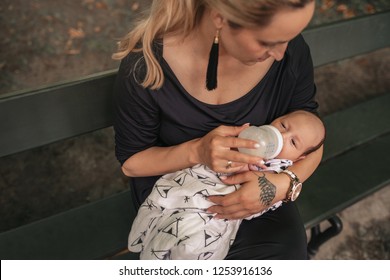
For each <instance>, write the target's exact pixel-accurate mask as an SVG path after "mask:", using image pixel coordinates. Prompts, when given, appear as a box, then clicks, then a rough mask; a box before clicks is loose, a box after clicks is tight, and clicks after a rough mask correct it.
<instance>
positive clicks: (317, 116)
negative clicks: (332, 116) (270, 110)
mask: <svg viewBox="0 0 390 280" xmlns="http://www.w3.org/2000/svg"><path fill="white" fill-rule="evenodd" d="M298 112H305V113H308V114H310V115H311V116H313V117H315V118H316V119H318V120H319V121H320V123H321V124H322V126H323V128H324V137H322V139H321V141H320V142H319V143H318V144H317V145H315V146H313V147H310V148H308V149H307V150H306V151H305V152H303V154H302V155H301V156H307V155H309V154H311V153H313V152H315V151H317V150H318V149H319V148H320V147H321V146H322V145H323V144H324V142H325V138H326V129H325V124H324V122H323V121H322V119H321V118H320V116H319V115H318V113H317V112H310V111H303V110H299V111H294V112H292V113H298Z"/></svg>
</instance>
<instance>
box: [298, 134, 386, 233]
mask: <svg viewBox="0 0 390 280" xmlns="http://www.w3.org/2000/svg"><path fill="white" fill-rule="evenodd" d="M389 155H390V134H387V135H385V136H382V137H379V138H377V139H375V140H373V141H371V142H370V143H367V144H364V145H361V146H359V147H358V148H356V149H353V150H351V151H350V152H348V153H345V154H343V155H340V156H338V157H337V158H336V159H335V160H332V161H327V162H324V163H323V164H321V165H320V167H319V168H318V169H317V170H316V172H315V173H314V174H313V176H311V177H310V178H309V179H308V180H307V181H306V182H305V183H304V189H303V191H302V194H301V196H300V197H299V199H298V207H299V210H300V212H301V215H302V218H303V220H304V223H305V226H306V228H310V227H312V226H315V225H316V224H318V223H320V222H321V221H323V220H325V219H327V218H329V217H331V216H332V215H334V214H335V213H338V212H340V211H341V210H343V209H345V208H346V207H348V206H350V205H352V204H353V203H355V202H357V201H358V200H360V199H362V198H364V197H366V196H367V195H369V194H371V193H373V192H375V191H376V190H378V189H380V188H381V187H383V186H385V185H386V184H389V183H390V177H389V175H390V157H389Z"/></svg>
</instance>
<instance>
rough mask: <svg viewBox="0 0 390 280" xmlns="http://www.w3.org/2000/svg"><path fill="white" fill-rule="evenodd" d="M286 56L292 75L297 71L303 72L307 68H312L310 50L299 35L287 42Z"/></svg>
mask: <svg viewBox="0 0 390 280" xmlns="http://www.w3.org/2000/svg"><path fill="white" fill-rule="evenodd" d="M286 56H287V58H288V63H289V65H290V67H291V69H292V71H293V72H294V73H297V71H298V72H300V71H304V70H305V69H306V68H307V67H309V68H312V67H313V62H312V59H311V54H310V48H309V46H308V45H307V43H306V41H305V39H304V38H303V36H302V34H299V35H298V36H297V37H295V38H294V39H293V40H291V41H290V42H289V44H288V47H287V50H286Z"/></svg>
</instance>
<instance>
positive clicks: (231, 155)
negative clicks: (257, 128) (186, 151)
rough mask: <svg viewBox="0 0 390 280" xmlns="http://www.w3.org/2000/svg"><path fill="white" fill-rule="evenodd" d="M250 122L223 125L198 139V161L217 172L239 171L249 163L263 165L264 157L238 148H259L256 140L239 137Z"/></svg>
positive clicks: (196, 150)
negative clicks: (247, 153) (244, 152)
mask: <svg viewBox="0 0 390 280" xmlns="http://www.w3.org/2000/svg"><path fill="white" fill-rule="evenodd" d="M248 126H249V124H245V125H242V126H224V125H221V126H219V127H217V128H215V129H213V130H212V131H211V132H209V133H208V134H206V135H205V136H204V137H202V138H199V139H197V141H196V149H195V152H196V157H197V162H198V163H201V164H204V165H207V166H208V167H210V168H211V169H212V170H214V171H215V172H222V173H226V172H237V171H240V170H241V169H242V168H244V167H246V166H247V164H255V165H261V162H262V158H260V157H256V156H251V155H246V154H243V153H240V152H238V151H237V148H257V147H258V143H256V141H252V140H248V139H241V138H237V136H238V135H239V134H240V132H241V131H243V130H244V129H245V128H247V127H248Z"/></svg>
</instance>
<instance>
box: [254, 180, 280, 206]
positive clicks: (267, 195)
mask: <svg viewBox="0 0 390 280" xmlns="http://www.w3.org/2000/svg"><path fill="white" fill-rule="evenodd" d="M255 174H256V173H255ZM261 174H262V176H259V175H257V174H256V175H257V177H258V181H259V188H260V197H259V199H260V203H261V204H263V205H264V206H267V207H268V206H270V205H271V202H272V200H273V199H274V198H275V195H276V187H275V185H274V184H272V183H271V182H270V181H268V179H267V178H266V177H265V174H264V173H261Z"/></svg>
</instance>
